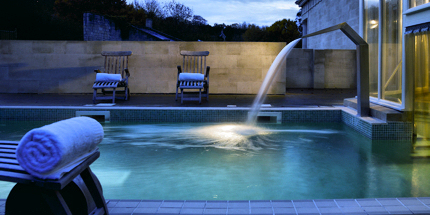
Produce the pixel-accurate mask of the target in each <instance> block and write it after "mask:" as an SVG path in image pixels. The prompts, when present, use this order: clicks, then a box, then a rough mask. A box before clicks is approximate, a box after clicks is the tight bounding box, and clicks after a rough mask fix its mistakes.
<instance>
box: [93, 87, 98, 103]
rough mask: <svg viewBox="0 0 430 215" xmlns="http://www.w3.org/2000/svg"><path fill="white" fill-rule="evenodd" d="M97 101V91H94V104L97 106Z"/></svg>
mask: <svg viewBox="0 0 430 215" xmlns="http://www.w3.org/2000/svg"><path fill="white" fill-rule="evenodd" d="M96 100H97V89H94V93H93V103H94V104H95V103H96Z"/></svg>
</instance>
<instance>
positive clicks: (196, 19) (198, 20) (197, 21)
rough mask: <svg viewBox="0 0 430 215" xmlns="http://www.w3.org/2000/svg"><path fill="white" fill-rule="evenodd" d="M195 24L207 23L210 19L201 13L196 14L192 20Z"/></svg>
mask: <svg viewBox="0 0 430 215" xmlns="http://www.w3.org/2000/svg"><path fill="white" fill-rule="evenodd" d="M191 22H192V24H193V25H206V24H207V23H208V21H207V20H206V19H204V18H203V17H201V16H199V15H194V16H193V20H192V21H191Z"/></svg>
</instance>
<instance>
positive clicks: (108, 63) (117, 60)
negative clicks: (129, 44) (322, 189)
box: [102, 51, 132, 78]
mask: <svg viewBox="0 0 430 215" xmlns="http://www.w3.org/2000/svg"><path fill="white" fill-rule="evenodd" d="M130 55H132V52H131V51H119V52H106V51H104V52H102V56H104V57H105V64H104V72H105V73H110V74H121V77H123V78H124V77H125V69H128V56H130Z"/></svg>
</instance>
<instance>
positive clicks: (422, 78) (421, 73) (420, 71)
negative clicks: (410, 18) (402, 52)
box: [408, 32, 430, 138]
mask: <svg viewBox="0 0 430 215" xmlns="http://www.w3.org/2000/svg"><path fill="white" fill-rule="evenodd" d="M410 37H415V38H411V39H415V53H414V55H413V56H414V59H413V61H414V62H411V63H413V64H414V71H415V99H414V118H415V119H414V120H415V126H416V132H417V134H418V136H420V137H424V138H430V87H429V82H430V63H429V59H430V47H429V44H430V32H422V33H417V34H415V35H411V36H410ZM408 63H409V62H408Z"/></svg>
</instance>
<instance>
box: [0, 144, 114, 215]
mask: <svg viewBox="0 0 430 215" xmlns="http://www.w3.org/2000/svg"><path fill="white" fill-rule="evenodd" d="M17 146H18V142H16V141H4V140H0V180H3V181H9V182H15V183H17V184H16V185H15V186H14V188H13V189H12V190H11V192H10V193H9V196H8V198H7V200H6V214H109V212H108V209H107V207H106V201H105V199H104V197H103V193H102V188H101V185H100V183H99V181H98V179H97V177H96V176H95V175H94V174H93V173H92V171H91V169H90V167H89V166H90V164H92V163H93V162H94V161H95V160H97V158H98V157H99V156H100V152H99V151H96V152H94V153H93V154H92V155H91V156H90V157H88V158H87V159H85V160H84V161H82V163H80V164H79V165H78V166H77V167H75V168H74V169H73V170H71V171H70V172H68V173H66V174H65V175H64V176H63V177H62V178H60V179H58V180H51V179H45V180H44V179H38V178H35V177H33V176H31V175H30V174H29V173H28V172H26V171H25V170H24V169H23V168H22V167H21V166H20V165H19V163H18V161H17V160H16V154H15V151H16V148H17Z"/></svg>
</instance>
